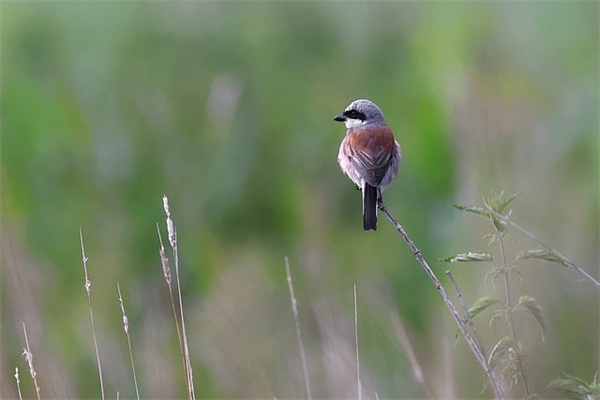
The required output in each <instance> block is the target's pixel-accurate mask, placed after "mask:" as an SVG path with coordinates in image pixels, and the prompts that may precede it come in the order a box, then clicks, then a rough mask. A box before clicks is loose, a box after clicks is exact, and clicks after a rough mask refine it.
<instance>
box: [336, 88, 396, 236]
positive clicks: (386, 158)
mask: <svg viewBox="0 0 600 400" xmlns="http://www.w3.org/2000/svg"><path fill="white" fill-rule="evenodd" d="M333 120H334V121H338V122H343V123H344V124H345V125H346V128H347V129H348V130H347V131H346V137H345V138H344V140H343V141H342V144H341V146H340V151H339V153H338V162H339V164H340V167H341V168H342V171H343V172H344V173H345V174H346V175H348V177H349V178H350V179H351V180H352V182H354V183H355V184H356V188H357V189H360V190H361V191H362V198H363V227H364V229H365V231H367V230H369V229H372V230H377V205H378V203H380V202H382V201H383V199H382V197H381V192H383V190H384V189H385V188H387V187H388V186H389V185H390V184H391V183H392V181H393V180H394V178H396V174H397V173H398V165H399V164H400V157H401V151H400V145H399V144H398V142H396V140H395V139H394V134H393V133H392V131H391V130H390V128H388V126H387V124H386V122H385V119H384V118H383V113H382V112H381V110H380V109H379V107H377V105H375V103H373V102H371V101H369V100H364V99H360V100H355V101H353V102H352V103H351V104H350V105H349V106H348V107H346V110H344V112H343V113H341V114H338V115H336V116H335V117H334V118H333Z"/></svg>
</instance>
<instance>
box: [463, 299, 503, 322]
mask: <svg viewBox="0 0 600 400" xmlns="http://www.w3.org/2000/svg"><path fill="white" fill-rule="evenodd" d="M497 303H499V301H498V299H497V298H496V297H494V296H485V297H482V298H480V299H479V300H477V301H476V302H475V303H473V305H472V306H471V308H469V317H471V319H473V318H475V317H476V316H477V315H479V314H480V313H481V312H482V311H483V310H485V309H487V308H488V307H489V306H491V305H494V304H497Z"/></svg>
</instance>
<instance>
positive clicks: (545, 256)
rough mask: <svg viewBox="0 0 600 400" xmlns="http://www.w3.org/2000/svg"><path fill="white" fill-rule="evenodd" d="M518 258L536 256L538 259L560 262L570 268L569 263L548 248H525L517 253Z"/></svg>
mask: <svg viewBox="0 0 600 400" xmlns="http://www.w3.org/2000/svg"><path fill="white" fill-rule="evenodd" d="M517 258H518V259H519V260H527V259H530V258H537V259H539V260H545V261H549V262H553V263H556V264H560V265H562V266H563V267H566V268H571V266H570V265H569V264H567V263H566V262H565V261H564V260H563V259H562V258H560V257H559V256H558V255H557V254H556V253H555V252H553V251H548V250H526V251H522V252H520V253H519V254H518V255H517Z"/></svg>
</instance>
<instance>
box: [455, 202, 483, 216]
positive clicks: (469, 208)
mask: <svg viewBox="0 0 600 400" xmlns="http://www.w3.org/2000/svg"><path fill="white" fill-rule="evenodd" d="M452 207H454V208H456V209H458V210H461V211H466V212H470V213H473V214H477V215H481V216H482V217H489V215H490V213H489V212H488V211H487V210H486V209H485V208H483V207H477V206H458V205H456V204H454V205H453V206H452Z"/></svg>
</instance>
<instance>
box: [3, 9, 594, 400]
mask: <svg viewBox="0 0 600 400" xmlns="http://www.w3.org/2000/svg"><path fill="white" fill-rule="evenodd" d="M0 6H1V56H2V69H1V74H2V76H1V84H2V91H1V95H2V96H1V115H2V136H1V151H2V152H1V155H2V170H1V179H2V181H1V182H2V219H1V221H2V270H1V271H2V276H1V277H2V286H1V290H2V292H1V293H2V297H1V306H2V309H1V311H2V320H1V322H2V345H1V346H0V361H1V363H0V365H1V370H0V373H1V375H0V387H1V388H2V389H1V393H0V395H1V397H3V398H9V397H15V396H16V385H15V382H14V378H13V374H14V368H15V367H18V368H19V370H20V371H21V381H22V384H21V385H22V389H23V392H24V395H25V396H26V397H33V396H34V390H33V388H32V384H31V379H29V378H28V377H27V376H26V372H27V367H26V364H25V363H24V360H23V358H22V357H21V353H22V348H23V346H24V338H23V333H22V322H24V323H25V324H26V326H27V330H28V334H29V341H30V345H31V347H32V351H33V353H34V365H35V367H36V370H37V374H38V380H39V383H40V387H41V393H42V397H49V398H65V397H70V398H98V397H99V396H100V387H99V383H98V376H97V372H96V363H95V357H94V351H93V341H92V333H91V327H90V323H89V312H88V309H87V299H86V295H85V290H84V287H83V269H82V261H81V250H80V244H79V229H80V227H81V229H82V231H83V237H84V241H85V249H86V254H87V256H88V257H89V262H88V268H89V275H90V279H91V281H92V292H91V293H92V304H93V307H94V313H95V314H94V315H95V322H96V330H97V334H98V341H99V348H100V356H101V361H102V365H103V369H104V384H105V390H106V395H107V397H110V398H114V397H120V398H131V397H133V396H134V395H135V392H134V388H133V378H132V376H131V372H130V371H131V367H130V364H129V355H128V352H127V342H126V339H125V336H124V334H123V330H122V324H121V315H120V309H119V307H118V297H117V288H116V284H117V282H119V284H120V286H121V290H122V292H123V297H124V300H125V307H126V309H127V312H128V317H129V323H130V331H131V335H132V346H133V354H134V358H135V362H136V368H137V373H138V379H139V381H140V388H141V394H142V396H143V397H149V398H175V397H184V396H185V386H184V374H183V372H182V368H181V360H180V357H179V352H178V345H177V339H176V334H175V332H174V326H173V321H172V315H171V310H170V303H169V300H168V292H167V289H166V285H165V282H164V280H163V277H162V272H161V269H160V259H159V256H158V236H157V232H156V224H157V223H159V224H160V226H161V230H162V232H163V238H165V239H166V236H165V228H164V227H165V215H164V211H163V210H162V200H161V197H162V195H163V194H165V195H167V196H168V198H169V202H170V206H171V212H172V218H173V220H174V222H175V224H176V227H177V231H178V237H179V252H180V253H179V256H180V264H181V274H182V285H183V286H182V291H183V299H184V307H185V312H186V316H187V320H186V323H187V329H188V335H189V340H190V346H191V349H190V351H191V355H192V360H193V366H194V377H195V386H196V395H197V396H198V397H205V398H215V397H227V398H242V397H245V398H248V397H250V398H252V397H264V398H293V397H304V396H305V395H306V394H305V391H304V383H303V378H302V372H301V363H300V356H299V353H298V345H297V340H296V335H295V331H294V321H293V317H292V312H291V307H290V299H289V293H288V288H287V283H286V277H285V268H284V257H285V256H286V255H287V256H289V259H290V265H291V270H292V276H293V278H294V285H295V288H296V296H297V298H298V307H299V311H300V325H301V328H302V334H303V337H304V344H305V347H306V350H307V361H308V369H309V372H310V377H311V383H312V394H313V396H314V397H317V398H322V397H338V398H342V397H353V396H356V386H355V385H356V384H355V381H356V378H355V374H356V367H355V351H354V322H353V321H354V310H353V285H354V284H356V286H357V291H358V315H359V340H360V359H361V377H362V384H363V389H364V395H365V396H368V397H375V396H376V394H377V396H378V397H379V398H386V397H388V398H389V397H395V398H418V397H426V396H432V397H470V398H473V397H480V396H485V397H490V396H491V394H490V392H489V389H486V390H484V392H483V393H482V388H483V386H484V379H483V372H482V370H481V369H480V368H479V367H478V365H477V363H476V361H475V358H474V357H473V355H472V354H471V353H470V352H469V350H468V348H467V346H466V345H465V344H464V341H462V340H458V342H455V341H454V331H455V326H454V325H453V321H452V320H451V318H450V316H449V314H448V312H447V310H446V308H445V305H444V303H443V302H442V300H441V298H440V297H439V294H438V293H437V292H436V290H435V288H434V287H433V285H432V284H431V282H430V281H429V280H428V278H427V276H426V275H425V273H424V272H423V270H422V269H421V267H420V266H419V265H418V264H417V263H416V261H415V260H414V258H413V257H412V254H411V252H410V250H409V249H408V248H407V247H406V245H405V244H404V242H403V241H402V239H401V238H400V236H399V235H398V234H397V233H396V232H395V231H394V229H393V227H392V226H391V225H390V224H389V223H388V221H387V220H385V218H384V217H380V223H379V229H378V231H377V232H364V231H363V230H362V225H361V215H360V213H361V203H360V194H359V193H358V192H357V191H356V190H355V188H354V186H353V184H352V183H351V182H350V181H349V180H348V179H347V178H346V177H345V176H343V175H342V173H341V172H340V170H339V167H338V165H337V162H336V157H337V151H338V146H339V143H340V142H341V140H342V138H343V135H344V132H345V129H344V127H343V126H342V125H340V124H336V123H334V122H333V121H332V118H333V116H334V115H335V114H337V113H339V112H341V111H342V110H343V109H344V108H345V107H346V106H347V105H348V104H349V103H350V102H351V101H353V100H355V99H357V98H369V99H371V100H373V101H374V102H375V103H377V104H378V105H379V106H380V107H381V108H382V110H383V112H384V114H385V116H386V119H387V122H388V124H389V125H390V126H391V127H392V129H393V131H394V132H395V134H396V138H397V140H398V141H399V142H400V143H401V145H402V149H403V160H402V164H401V168H400V173H399V176H398V178H397V180H396V182H395V184H394V185H393V186H392V187H391V188H390V189H388V191H386V192H385V196H384V199H385V202H386V205H387V206H388V208H389V210H390V211H391V212H392V213H393V214H394V215H395V216H396V218H397V219H398V220H399V221H400V222H401V223H402V224H403V226H404V227H405V229H406V230H407V231H408V232H409V234H410V235H411V236H412V238H413V240H415V242H416V243H417V246H419V247H420V249H421V251H422V253H423V254H424V256H425V258H426V259H428V260H429V262H430V263H431V265H432V267H433V268H434V270H435V271H436V273H438V274H439V276H440V277H443V278H444V279H443V283H444V285H445V286H446V287H447V289H448V290H450V289H451V286H450V285H449V283H448V281H447V279H446V277H445V274H444V271H445V270H446V269H450V270H451V271H452V273H453V275H454V276H455V278H456V280H457V281H458V283H459V285H460V286H461V289H462V291H463V296H464V298H465V301H466V302H467V303H472V302H473V301H475V300H476V299H477V298H479V297H481V296H483V295H487V294H490V295H498V296H501V293H502V291H501V287H500V286H498V287H496V286H495V285H494V284H493V283H491V282H489V281H488V283H487V284H486V282H485V275H486V273H487V272H489V271H490V267H489V266H488V265H470V264H469V265H458V266H455V265H451V266H449V265H445V264H443V263H441V262H438V261H436V260H437V259H438V258H440V257H446V256H448V255H450V254H453V253H459V252H465V251H469V250H480V251H489V249H488V247H487V240H486V239H483V238H482V237H483V235H485V234H486V233H490V232H489V230H488V228H487V227H486V225H485V224H484V222H483V221H481V220H480V219H478V217H476V216H473V215H469V214H464V213H461V212H459V211H457V210H455V209H453V208H451V207H450V205H452V204H480V203H481V198H482V196H484V195H487V194H489V193H490V191H492V190H494V191H496V192H499V191H501V190H504V191H505V192H506V193H509V194H511V193H515V192H521V191H522V194H521V195H520V197H519V198H518V199H517V200H516V201H515V202H514V203H513V204H512V206H511V208H512V210H513V214H512V216H513V219H514V221H516V222H517V223H519V224H521V225H523V226H525V227H526V228H527V229H529V230H531V231H532V232H534V233H536V234H537V235H538V236H539V237H540V238H542V239H543V240H544V241H546V242H548V243H550V244H551V245H552V246H554V247H555V248H556V249H559V250H560V251H561V252H562V253H564V254H565V255H567V256H568V257H570V258H571V259H572V260H573V261H574V262H575V263H577V264H578V265H580V266H581V267H582V268H584V269H586V270H587V271H588V272H590V273H591V274H593V275H595V276H597V271H598V265H599V259H598V257H599V254H598V242H599V234H598V232H599V223H598V222H599V213H598V200H599V187H598V178H599V177H598V171H599V163H598V150H599V147H598V107H599V102H598V92H599V80H598V72H599V65H598V60H599V50H598V49H599V39H598V37H599V31H598V26H599V24H598V19H599V5H598V2H583V1H582V2H423V3H420V2H419V3H418V2H376V3H370V2H369V3H367V2H365V3H362V2H292V3H287V2H285V3H284V2H144V3H141V2H139V3H138V2H2V3H1V4H0ZM513 238H514V241H511V242H510V243H509V254H511V255H514V254H516V253H517V252H518V251H520V250H524V249H528V248H538V247H539V246H538V245H536V244H534V243H532V242H531V241H530V240H527V239H525V238H523V237H522V236H519V234H518V233H516V232H515V233H514V235H513ZM521 272H522V274H523V280H522V281H521V280H519V279H518V278H515V279H514V280H513V282H512V284H513V293H515V296H518V295H519V294H530V295H532V296H534V297H536V298H537V300H538V302H539V303H540V304H541V305H542V307H543V308H544V312H545V315H546V319H547V325H548V332H547V334H546V338H545V341H544V342H541V339H540V335H539V330H538V328H537V326H536V325H535V323H530V324H524V325H523V326H522V327H521V328H520V329H521V330H520V334H521V335H522V337H523V338H524V341H525V342H527V343H529V344H528V346H529V349H528V350H529V354H530V358H529V359H528V377H529V380H530V385H531V387H532V388H533V389H534V390H541V389H543V388H544V387H545V385H546V384H547V383H548V381H549V380H551V379H554V378H557V377H560V376H562V375H563V373H568V374H571V375H576V376H578V377H580V378H583V379H586V380H591V379H592V377H593V374H594V373H595V372H596V371H597V370H598V365H599V359H600V349H599V340H598V337H599V329H598V327H599V324H600V321H599V307H598V299H599V297H598V290H597V289H596V288H594V287H593V285H592V284H590V283H589V282H588V281H582V280H581V279H580V276H579V275H578V274H577V273H575V272H574V271H571V270H566V269H562V268H561V267H558V266H555V265H550V264H546V263H542V262H528V263H526V264H522V266H521ZM489 316H490V315H489V314H488V315H486V316H485V317H483V318H482V319H481V320H480V321H479V323H480V325H478V328H479V331H480V333H481V334H482V336H483V337H484V339H485V346H486V349H487V351H488V352H489V351H490V349H491V347H492V346H493V345H494V344H495V343H496V341H497V340H498V339H500V338H501V337H502V336H504V335H505V334H506V331H505V327H504V326H503V324H502V323H499V322H495V323H494V324H492V325H488V323H487V320H486V318H488V319H489ZM399 325H401V326H402V327H403V329H404V330H405V331H406V332H407V335H408V338H409V341H410V347H411V349H412V350H413V351H414V352H415V354H416V357H417V359H418V361H419V364H420V366H421V367H422V369H423V373H424V376H425V381H426V383H425V387H424V386H423V385H420V384H419V382H418V381H417V380H416V379H415V378H414V377H413V373H414V366H413V364H411V362H410V361H409V357H408V356H407V351H406V346H404V347H403V346H402V345H401V344H400V341H399V339H398V326H399ZM525 338H527V339H529V340H525ZM117 393H118V394H119V395H118V396H117ZM546 395H548V394H546ZM552 395H557V393H552Z"/></svg>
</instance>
